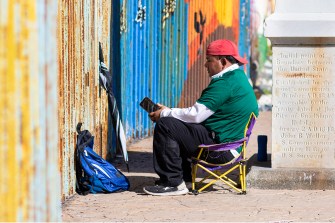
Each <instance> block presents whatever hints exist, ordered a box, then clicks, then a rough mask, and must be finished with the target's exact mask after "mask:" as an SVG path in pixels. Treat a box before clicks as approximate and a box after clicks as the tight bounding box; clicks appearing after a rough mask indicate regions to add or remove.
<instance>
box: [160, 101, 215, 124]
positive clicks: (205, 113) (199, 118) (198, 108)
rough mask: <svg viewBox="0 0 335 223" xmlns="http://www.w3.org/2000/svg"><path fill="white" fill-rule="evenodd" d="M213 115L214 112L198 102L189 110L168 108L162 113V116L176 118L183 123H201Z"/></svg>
mask: <svg viewBox="0 0 335 223" xmlns="http://www.w3.org/2000/svg"><path fill="white" fill-rule="evenodd" d="M213 114H214V112H213V111H211V110H210V109H209V108H207V107H206V106H205V105H203V104H200V103H198V102H196V103H195V104H194V105H193V106H192V107H189V108H171V109H170V108H166V109H164V110H163V111H162V112H161V114H160V116H161V117H174V118H177V119H179V120H181V121H183V122H189V123H201V122H203V121H205V120H206V119H207V118H208V117H209V116H211V115H213Z"/></svg>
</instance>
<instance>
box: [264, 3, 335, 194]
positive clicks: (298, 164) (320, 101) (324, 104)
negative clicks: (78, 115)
mask: <svg viewBox="0 0 335 223" xmlns="http://www.w3.org/2000/svg"><path fill="white" fill-rule="evenodd" d="M264 33H265V36H266V37H267V38H269V39H270V41H271V44H272V50H273V61H272V63H273V88H272V97H273V100H272V101H273V109H272V156H271V162H272V168H271V169H272V170H271V172H272V173H271V174H272V177H273V178H276V177H277V180H278V182H277V183H280V179H283V182H284V181H285V180H287V181H285V182H287V188H295V187H293V186H292V185H289V183H288V182H293V184H294V185H295V186H296V188H303V189H326V188H328V189H329V188H331V189H334V188H335V186H333V185H334V175H335V174H334V168H335V1H334V0H318V1H315V0H294V1H291V0H277V1H276V6H275V12H274V14H272V15H271V16H270V17H269V18H268V19H266V21H265V24H264ZM275 170H277V171H275ZM273 172H277V173H279V174H277V175H276V174H275V175H273ZM331 178H332V179H331ZM299 182H300V183H299ZM329 182H330V183H329Z"/></svg>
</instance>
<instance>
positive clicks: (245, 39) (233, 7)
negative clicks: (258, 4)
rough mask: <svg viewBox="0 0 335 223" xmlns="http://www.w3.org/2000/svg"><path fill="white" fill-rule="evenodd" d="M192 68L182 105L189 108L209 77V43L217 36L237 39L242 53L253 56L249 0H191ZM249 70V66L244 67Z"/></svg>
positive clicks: (181, 101)
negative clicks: (249, 29)
mask: <svg viewBox="0 0 335 223" xmlns="http://www.w3.org/2000/svg"><path fill="white" fill-rule="evenodd" d="M186 2H187V3H188V4H189V10H188V55H189V58H188V70H187V79H186V81H185V83H184V86H183V91H182V94H181V96H180V100H179V103H178V105H179V106H180V107H187V106H191V105H193V104H194V102H195V101H196V99H197V98H199V96H200V93H201V90H202V89H204V88H205V87H206V86H207V85H208V83H209V78H208V75H207V72H206V70H205V68H204V63H205V59H206V56H205V51H206V47H207V45H208V44H209V43H210V42H211V41H213V40H217V39H222V38H225V39H229V40H232V41H234V42H235V43H236V44H237V45H238V47H239V51H240V54H241V55H242V56H244V57H245V58H248V57H249V35H248V24H249V7H250V5H249V2H248V1H243V0H240V1H236V0H212V1H206V2H205V1H202V0H189V1H186ZM244 69H245V70H246V71H247V67H245V68H244Z"/></svg>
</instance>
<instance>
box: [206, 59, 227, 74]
mask: <svg viewBox="0 0 335 223" xmlns="http://www.w3.org/2000/svg"><path fill="white" fill-rule="evenodd" d="M205 67H206V68H207V72H208V75H209V76H210V77H211V76H213V75H215V74H217V73H219V72H220V71H222V70H223V68H224V66H223V65H222V63H221V61H220V59H219V57H218V56H211V55H207V56H206V63H205Z"/></svg>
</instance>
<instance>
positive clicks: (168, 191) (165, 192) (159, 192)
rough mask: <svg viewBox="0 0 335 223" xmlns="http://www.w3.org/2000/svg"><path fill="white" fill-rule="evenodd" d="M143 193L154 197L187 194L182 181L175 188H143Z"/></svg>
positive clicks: (158, 186)
mask: <svg viewBox="0 0 335 223" xmlns="http://www.w3.org/2000/svg"><path fill="white" fill-rule="evenodd" d="M143 191H144V192H145V193H147V194H151V195H156V196H176V195H184V194H187V193H188V189H187V187H186V184H185V182H184V181H183V182H182V183H181V184H180V185H179V186H177V187H168V186H162V185H155V186H147V187H144V188H143Z"/></svg>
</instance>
